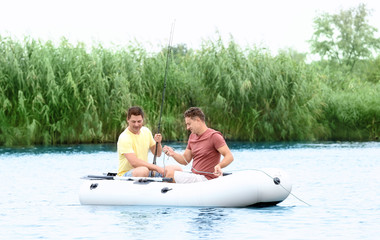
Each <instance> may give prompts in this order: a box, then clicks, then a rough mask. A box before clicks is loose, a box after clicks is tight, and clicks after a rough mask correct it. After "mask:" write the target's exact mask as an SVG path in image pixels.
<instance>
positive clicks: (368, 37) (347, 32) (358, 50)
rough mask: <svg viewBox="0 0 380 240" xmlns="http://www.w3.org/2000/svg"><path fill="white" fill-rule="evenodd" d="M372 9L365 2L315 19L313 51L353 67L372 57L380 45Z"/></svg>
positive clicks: (333, 61) (312, 41)
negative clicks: (371, 18) (373, 22)
mask: <svg viewBox="0 0 380 240" xmlns="http://www.w3.org/2000/svg"><path fill="white" fill-rule="evenodd" d="M370 13H371V11H370V10H369V9H367V8H366V5H365V4H359V6H358V7H357V8H350V9H348V10H341V11H340V12H339V13H338V14H328V13H322V14H320V15H319V16H317V17H316V18H315V19H314V29H315V31H314V34H313V37H312V39H311V40H310V41H309V42H310V43H311V51H312V53H316V54H318V55H320V57H321V59H325V60H326V58H327V60H329V61H330V62H332V63H338V64H343V65H346V66H348V67H349V69H350V71H351V72H352V70H353V69H354V67H355V64H356V63H357V62H358V61H360V60H363V59H368V58H370V57H372V55H373V52H376V51H377V50H379V49H380V38H376V37H375V33H376V32H377V29H376V28H375V27H373V26H370V25H369V23H368V17H369V16H370Z"/></svg>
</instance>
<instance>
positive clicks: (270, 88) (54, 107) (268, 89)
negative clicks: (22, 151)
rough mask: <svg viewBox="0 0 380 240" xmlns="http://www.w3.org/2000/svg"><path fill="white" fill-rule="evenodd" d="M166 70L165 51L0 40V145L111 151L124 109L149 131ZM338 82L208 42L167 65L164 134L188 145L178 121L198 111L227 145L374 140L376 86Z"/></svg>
mask: <svg viewBox="0 0 380 240" xmlns="http://www.w3.org/2000/svg"><path fill="white" fill-rule="evenodd" d="M165 64H166V49H165V48H164V49H163V51H162V52H159V53H148V52H146V50H145V49H144V47H142V46H140V45H139V44H131V45H129V46H126V47H125V48H121V47H120V48H115V49H105V48H103V47H102V46H101V45H98V46H95V47H92V48H91V49H88V48H87V47H86V46H85V45H84V44H82V43H78V44H77V45H72V44H70V43H69V42H68V41H67V40H66V39H62V41H61V42H60V44H59V45H54V44H53V43H52V42H41V41H38V40H34V39H30V38H26V39H25V40H24V41H22V42H19V41H16V40H13V39H11V38H2V37H1V36H0V87H1V88H0V145H7V146H12V145H31V144H62V143H90V142H91V143H97V142H115V141H116V140H117V137H118V135H119V134H120V132H121V131H122V130H123V129H124V127H125V111H126V109H128V107H130V106H131V105H141V106H142V107H143V108H144V110H145V112H146V116H147V119H146V120H147V121H146V124H147V126H148V127H150V128H151V129H153V131H156V130H157V124H158V118H159V113H160V105H161V98H162V91H163V87H164V86H163V82H164V70H165ZM332 78H333V79H332ZM336 79H342V81H341V82H344V81H343V80H344V79H345V76H341V75H331V74H330V73H329V71H328V69H327V70H326V69H323V70H321V69H318V68H316V67H314V66H312V65H305V64H304V63H300V62H299V61H293V60H292V58H291V57H289V56H287V55H286V54H280V55H278V56H271V55H270V54H269V53H268V52H265V51H263V50H261V49H256V48H254V47H253V48H246V49H241V48H240V46H238V45H237V44H236V43H235V42H234V41H233V40H231V41H230V42H229V43H228V44H226V45H225V44H223V43H222V40H221V39H219V40H216V41H206V42H204V44H203V46H202V48H201V49H200V50H198V51H192V50H189V51H179V52H178V53H176V54H174V55H172V58H171V59H170V65H169V72H168V78H167V85H166V95H165V104H164V107H163V116H162V124H161V132H162V133H163V135H164V139H165V140H185V139H186V138H187V132H186V131H185V126H184V121H183V116H182V114H183V112H184V111H185V110H186V109H187V108H189V107H191V106H199V107H201V108H203V110H204V111H205V113H206V117H207V124H208V126H209V127H212V128H215V129H218V130H220V131H222V132H223V134H224V135H225V136H226V137H227V139H230V140H249V141H282V140H326V139H339V140H369V139H376V138H378V137H379V135H380V127H379V118H380V116H379V114H380V109H379V106H380V102H379V101H380V100H379V99H380V97H379V92H380V91H379V84H378V83H368V82H367V83H363V82H361V81H359V80H355V81H349V83H346V82H345V84H335V83H336V82H337V81H334V80H336ZM332 83H334V84H335V85H334V84H332ZM342 86H344V89H342Z"/></svg>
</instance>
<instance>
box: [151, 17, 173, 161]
mask: <svg viewBox="0 0 380 240" xmlns="http://www.w3.org/2000/svg"><path fill="white" fill-rule="evenodd" d="M174 25H175V20H174V22H173V23H172V27H171V29H170V37H169V44H168V53H167V55H166V66H165V76H164V89H163V91H162V100H161V109H160V118H159V120H158V130H157V133H160V128H161V117H162V109H163V107H164V99H165V89H166V79H167V77H168V68H169V60H170V52H171V47H172V41H173V33H174ZM157 149H158V143H157V142H156V150H155V151H154V157H153V164H154V165H156V158H157Z"/></svg>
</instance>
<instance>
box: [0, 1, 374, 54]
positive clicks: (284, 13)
mask: <svg viewBox="0 0 380 240" xmlns="http://www.w3.org/2000/svg"><path fill="white" fill-rule="evenodd" d="M0 3H1V4H0V6H1V8H0V34H1V35H2V36H12V37H14V38H17V39H20V38H22V37H23V36H31V37H33V38H36V39H41V40H53V41H58V40H59V39H60V38H61V37H63V36H64V37H66V38H67V39H69V41H70V42H72V43H76V42H78V41H81V42H85V43H86V44H91V43H94V42H101V43H103V44H104V45H105V46H111V44H116V45H126V44H128V42H129V41H131V40H132V41H133V40H136V41H138V42H140V43H143V44H144V45H146V46H147V49H154V48H158V47H161V46H165V45H166V44H167V42H168V38H169V34H170V27H171V24H172V22H173V21H174V20H175V30H174V39H173V44H174V45H175V44H179V43H185V44H187V45H188V47H191V48H197V47H199V45H200V43H201V41H202V40H207V39H215V38H216V37H217V36H218V35H217V34H216V32H217V31H218V32H219V34H220V35H221V36H222V38H223V39H224V40H228V39H229V35H230V34H231V35H232V36H233V37H234V39H235V41H236V42H238V43H239V44H240V45H241V46H243V47H245V46H248V45H249V46H251V45H259V46H262V47H267V48H269V49H270V50H271V51H274V52H275V51H277V50H278V49H282V48H287V47H291V48H293V49H296V50H298V51H300V52H307V51H309V44H308V43H307V42H306V41H307V40H309V39H310V38H311V36H312V34H313V18H314V17H316V16H317V14H318V13H321V12H328V13H337V12H338V11H339V10H340V9H342V8H343V9H348V8H350V7H357V6H358V5H359V3H365V4H366V5H367V7H368V8H369V9H373V12H372V16H371V17H370V24H371V25H372V26H374V27H376V28H377V29H379V30H380V1H379V0H342V1H341V0H336V1H335V0H317V1H314V0H312V1H308V0H287V1H284V0H259V1H256V0H251V1H248V0H231V1H225V0H191V1H187V0H186V1H184V0H183V1H181V0H134V1H131V0H64V1H57V0H0ZM377 36H380V35H379V33H378V34H377Z"/></svg>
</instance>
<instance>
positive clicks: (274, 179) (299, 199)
mask: <svg viewBox="0 0 380 240" xmlns="http://www.w3.org/2000/svg"><path fill="white" fill-rule="evenodd" d="M245 170H253V171H259V172H262V173H264V174H265V175H267V176H268V177H270V178H271V179H272V180H273V181H276V178H274V177H272V176H271V175H269V174H268V173H267V172H265V171H263V170H261V169H254V168H253V169H245ZM236 171H243V170H236ZM276 184H277V185H280V186H281V187H282V188H283V189H284V190H285V191H287V192H288V193H289V194H290V195H292V196H293V197H295V198H296V199H297V200H298V201H300V202H303V203H304V204H306V205H308V206H309V207H311V204H309V203H307V202H305V201H304V200H302V199H301V198H299V197H297V196H296V195H295V194H293V193H292V192H290V191H289V190H288V189H286V188H285V187H284V186H283V185H282V184H281V183H280V182H278V183H276Z"/></svg>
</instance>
